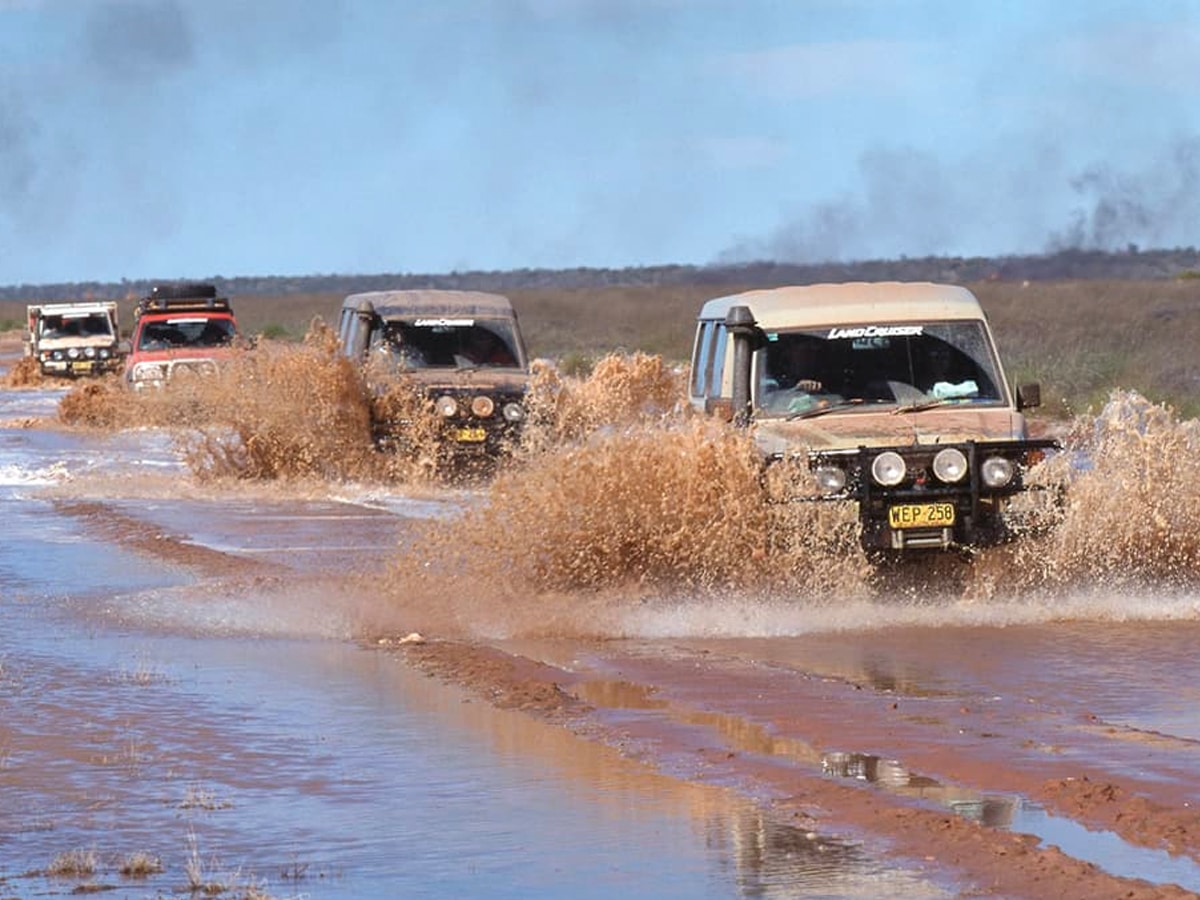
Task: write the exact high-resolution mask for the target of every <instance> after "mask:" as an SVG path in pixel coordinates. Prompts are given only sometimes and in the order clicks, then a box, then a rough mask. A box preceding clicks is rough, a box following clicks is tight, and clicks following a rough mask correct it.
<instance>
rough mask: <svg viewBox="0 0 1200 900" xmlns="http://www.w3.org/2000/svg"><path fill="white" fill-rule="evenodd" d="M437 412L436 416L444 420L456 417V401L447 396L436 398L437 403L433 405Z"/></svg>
mask: <svg viewBox="0 0 1200 900" xmlns="http://www.w3.org/2000/svg"><path fill="white" fill-rule="evenodd" d="M433 408H434V409H436V410H437V414H438V415H439V416H441V417H442V418H444V419H449V418H451V417H453V416H456V415H458V401H456V400H455V399H454V398H453V397H451V396H450V395H449V394H444V395H442V396H441V397H438V398H437V403H435V404H434V405H433Z"/></svg>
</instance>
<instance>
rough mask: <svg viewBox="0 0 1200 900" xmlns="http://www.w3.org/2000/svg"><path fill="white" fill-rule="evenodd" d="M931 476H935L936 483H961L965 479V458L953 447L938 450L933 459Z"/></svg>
mask: <svg viewBox="0 0 1200 900" xmlns="http://www.w3.org/2000/svg"><path fill="white" fill-rule="evenodd" d="M933 474H934V475H936V476H937V479H938V481H943V482H945V483H946V484H953V483H954V482H956V481H962V480H963V479H964V478H966V477H967V458H966V457H965V456H963V453H962V451H961V450H958V449H955V448H954V447H947V448H946V449H945V450H939V451H938V454H937V456H935V457H934V458H933Z"/></svg>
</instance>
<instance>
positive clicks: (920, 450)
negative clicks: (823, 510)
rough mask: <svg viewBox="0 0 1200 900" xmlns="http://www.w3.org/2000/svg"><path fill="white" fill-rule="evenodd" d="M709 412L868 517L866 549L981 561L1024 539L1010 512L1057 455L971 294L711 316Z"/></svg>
mask: <svg viewBox="0 0 1200 900" xmlns="http://www.w3.org/2000/svg"><path fill="white" fill-rule="evenodd" d="M691 371H692V374H691V381H690V387H689V394H690V400H691V403H692V405H693V406H695V407H697V408H699V409H704V410H708V411H719V412H723V413H724V414H725V415H728V416H730V417H732V418H733V419H734V420H735V421H736V422H738V423H739V424H744V425H746V426H748V427H750V428H751V429H752V430H753V435H754V439H755V442H756V444H757V445H758V447H759V448H760V450H761V451H762V453H763V454H764V456H765V458H766V459H767V460H768V461H778V460H784V459H796V458H797V457H799V458H801V459H802V460H804V461H805V462H806V463H807V466H808V467H809V468H810V469H811V471H812V473H813V475H814V476H815V482H816V484H817V489H818V490H819V492H820V493H819V494H818V495H817V496H815V497H812V498H805V499H823V500H833V501H838V500H840V501H848V502H854V503H856V504H857V511H858V517H859V521H860V525H861V540H862V544H863V547H864V548H865V549H867V550H868V551H869V552H870V551H879V552H882V553H885V554H890V553H892V552H894V551H909V550H917V549H929V548H933V549H947V548H951V547H981V546H987V545H992V544H997V543H1000V542H1002V541H1005V540H1007V539H1009V538H1010V537H1011V536H1013V535H1014V534H1015V533H1016V532H1017V530H1018V526H1019V524H1020V523H1019V522H1018V521H1017V517H1016V516H1015V514H1013V513H1012V512H1011V511H1010V508H1009V507H1010V501H1012V500H1013V498H1015V497H1016V496H1017V495H1019V494H1022V492H1024V491H1025V490H1026V485H1025V482H1024V476H1025V473H1026V471H1027V469H1028V468H1029V467H1030V466H1031V465H1033V464H1034V463H1035V462H1037V461H1040V460H1041V459H1042V457H1043V455H1044V454H1045V452H1046V451H1047V450H1049V449H1051V448H1054V447H1056V446H1057V444H1056V443H1055V442H1054V441H1052V440H1032V439H1030V437H1029V433H1028V430H1027V427H1026V422H1025V416H1024V415H1023V410H1025V409H1028V408H1030V407H1034V406H1037V405H1038V404H1039V403H1040V388H1039V386H1038V385H1037V384H1026V385H1021V386H1020V387H1018V388H1016V391H1015V396H1014V392H1013V391H1011V390H1010V388H1009V386H1008V384H1007V382H1006V381H1005V377H1004V370H1003V368H1002V367H1001V364H1000V357H999V356H998V354H997V352H996V347H995V344H994V342H993V339H992V333H991V330H990V328H989V327H988V321H987V318H986V317H985V315H984V313H983V309H982V308H981V307H980V305H979V302H978V301H977V300H976V298H975V297H974V295H973V294H972V293H971V292H970V291H968V290H967V289H965V288H962V287H956V286H950V285H940V284H928V283H899V282H884V283H849V284H818V285H811V286H804V287H781V288H774V289H769V290H759V291H750V292H747V293H742V294H737V295H734V296H729V297H722V298H718V299H715V300H711V301H709V302H708V303H706V304H705V305H704V307H703V308H702V309H701V311H700V316H699V324H698V327H697V331H696V338H695V344H694V350H693V356H692V370H691Z"/></svg>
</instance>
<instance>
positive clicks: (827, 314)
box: [699, 281, 984, 329]
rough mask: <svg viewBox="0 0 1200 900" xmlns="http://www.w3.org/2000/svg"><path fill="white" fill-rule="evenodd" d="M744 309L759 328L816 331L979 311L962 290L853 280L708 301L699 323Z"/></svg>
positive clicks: (978, 313)
mask: <svg viewBox="0 0 1200 900" xmlns="http://www.w3.org/2000/svg"><path fill="white" fill-rule="evenodd" d="M734 306H746V307H749V309H750V312H751V314H752V315H753V316H754V319H755V321H756V322H757V323H758V325H759V327H760V328H766V329H771V328H816V327H819V326H822V325H870V324H875V323H878V322H912V321H922V322H928V321H938V320H945V319H982V318H984V313H983V308H982V307H981V306H980V305H979V301H978V300H977V299H976V298H975V295H974V294H972V293H971V292H970V291H969V290H967V289H966V288H964V287H959V286H957V285H949V284H933V283H931V282H908V281H873V282H867V281H853V282H845V283H842V284H811V285H799V286H792V287H778V288H766V289H763V290H756V291H746V292H744V293H741V294H732V295H730V296H728V297H717V298H715V299H713V300H709V301H708V302H707V303H705V304H704V306H703V307H702V308H701V310H700V316H699V317H700V318H701V319H724V318H725V314H726V313H727V312H728V311H729V309H730V308H731V307H734Z"/></svg>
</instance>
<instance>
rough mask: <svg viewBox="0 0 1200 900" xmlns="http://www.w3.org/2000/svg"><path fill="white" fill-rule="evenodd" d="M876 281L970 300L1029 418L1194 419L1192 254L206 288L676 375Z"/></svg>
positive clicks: (1076, 254) (525, 273) (290, 322)
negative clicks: (753, 293)
mask: <svg viewBox="0 0 1200 900" xmlns="http://www.w3.org/2000/svg"><path fill="white" fill-rule="evenodd" d="M968 276H969V277H968ZM883 279H887V280H892V279H895V280H931V281H940V282H947V283H953V284H963V285H965V286H967V287H969V288H971V289H972V290H973V291H974V292H975V293H976V294H977V295H978V297H979V299H980V301H981V302H982V303H983V306H984V308H985V309H986V310H987V312H988V315H989V317H990V318H991V320H992V324H993V327H994V328H995V331H996V336H997V340H998V342H999V344H1000V350H1001V353H1002V355H1003V358H1004V364H1005V367H1006V369H1007V374H1008V376H1009V379H1010V380H1011V381H1014V382H1015V381H1033V380H1036V381H1040V382H1041V384H1042V398H1043V402H1044V404H1045V405H1044V408H1043V410H1042V411H1041V412H1040V413H1039V415H1043V416H1053V417H1064V416H1068V415H1071V414H1074V413H1082V412H1085V411H1087V410H1088V409H1093V408H1098V407H1099V405H1101V404H1102V403H1103V402H1104V400H1105V399H1107V397H1108V395H1109V394H1110V392H1111V391H1112V390H1114V389H1117V388H1121V389H1125V390H1136V391H1138V392H1139V393H1141V394H1143V395H1144V396H1146V397H1147V398H1148V399H1150V400H1151V401H1153V402H1156V403H1166V404H1168V405H1170V406H1172V407H1173V408H1174V409H1176V410H1177V411H1178V413H1179V414H1180V415H1182V416H1185V417H1189V418H1190V417H1195V416H1198V415H1200V357H1198V356H1197V354H1196V347H1198V346H1200V254H1198V253H1197V252H1196V251H1194V250H1191V249H1187V250H1175V251H1144V252H1139V251H1137V249H1136V248H1129V249H1128V250H1127V251H1126V252H1123V253H1116V254H1104V253H1091V252H1085V251H1063V252H1062V253H1059V254H1055V255H1053V256H1046V257H1020V258H1016V257H1014V258H1011V259H1002V260H955V259H925V260H900V261H894V262H890V263H883V262H880V263H864V264H860V265H856V266H851V265H845V266H786V265H781V264H773V263H771V264H769V263H757V264H747V265H743V266H735V267H721V268H705V267H688V266H664V267H657V268H641V269H625V270H592V269H577V270H564V271H557V272H551V271H547V270H520V271H516V272H507V273H504V272H501V273H462V274H455V273H452V274H450V275H442V276H410V275H405V276H386V275H378V276H363V277H359V278H351V277H349V276H312V277H305V278H283V277H273V278H263V279H225V280H219V279H218V280H217V282H218V284H220V285H221V289H222V290H223V291H224V292H226V293H227V294H228V295H229V296H230V298H231V299H232V301H233V304H234V308H235V311H236V313H237V316H238V320H239V323H240V324H241V326H242V329H243V331H245V332H246V333H248V334H258V335H263V336H266V337H269V338H277V339H284V340H298V339H299V338H300V336H302V335H304V334H305V333H306V331H307V330H308V328H309V325H310V323H311V322H312V321H313V320H314V318H319V319H323V320H325V321H326V322H327V323H329V324H331V325H333V324H335V320H336V316H337V312H338V310H339V308H340V304H341V300H342V298H343V297H344V296H345V294H347V293H352V292H355V291H360V290H368V289H383V288H410V287H440V288H451V287H453V288H472V289H477V290H488V291H496V292H500V293H504V294H507V295H508V296H509V297H510V298H512V300H513V303H514V305H515V306H516V308H517V311H518V314H519V315H520V318H521V323H522V327H523V330H524V332H525V335H526V340H527V342H528V344H529V350H530V353H531V354H532V355H533V356H535V357H544V358H548V359H553V360H555V361H556V362H557V363H558V364H559V366H560V367H565V368H566V369H568V370H569V374H573V375H579V374H586V373H587V372H588V371H590V367H591V365H592V364H593V363H594V362H595V361H596V360H598V359H600V358H602V357H603V356H604V355H606V354H607V353H609V352H611V351H614V350H617V351H626V352H643V353H649V354H655V355H660V356H662V357H663V358H664V359H665V360H667V361H669V362H671V363H677V362H678V363H682V362H685V361H686V360H687V358H688V356H689V353H690V350H691V341H692V331H693V323H694V321H695V316H696V313H697V311H698V310H699V308H700V306H701V304H702V303H703V302H704V301H705V300H708V299H710V298H712V297H716V296H721V295H724V294H730V293H735V292H737V291H741V290H750V289H754V288H763V287H771V286H776V285H779V284H788V283H797V284H805V283H813V282H816V281H826V280H828V281H847V280H883ZM239 285H244V286H245V288H246V289H245V290H240V289H237V286H239ZM318 286H321V287H318ZM75 287H76V288H81V287H83V286H75ZM97 287H98V286H97ZM109 287H111V286H109ZM117 287H118V288H120V289H123V290H124V291H125V295H122V297H121V304H120V306H121V316H122V322H123V323H124V325H125V327H126V328H128V326H129V324H130V323H131V322H132V311H133V304H134V299H135V298H136V297H137V296H139V295H140V293H144V291H145V289H146V288H148V283H147V284H146V285H141V284H137V285H136V286H135V284H134V283H132V282H129V283H124V284H123V285H118V286H117ZM272 287H274V288H275V289H276V290H275V292H270V290H269V289H270V288H272ZM86 293H91V294H92V295H93V296H98V295H99V293H100V292H99V291H98V290H96V291H83V290H78V291H73V292H70V293H67V292H65V291H64V286H59V293H56V294H54V296H53V299H79V298H80V297H81V296H84V295H85V294H86ZM126 295H127V296H126ZM0 297H5V298H7V297H12V299H0V321H4V320H7V321H8V322H10V323H11V327H13V328H19V327H20V323H21V322H22V321H23V319H24V305H25V303H26V302H29V301H30V300H33V299H36V298H35V297H34V296H33V295H31V294H29V293H26V294H19V293H17V294H16V295H14V290H13V289H0Z"/></svg>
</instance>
